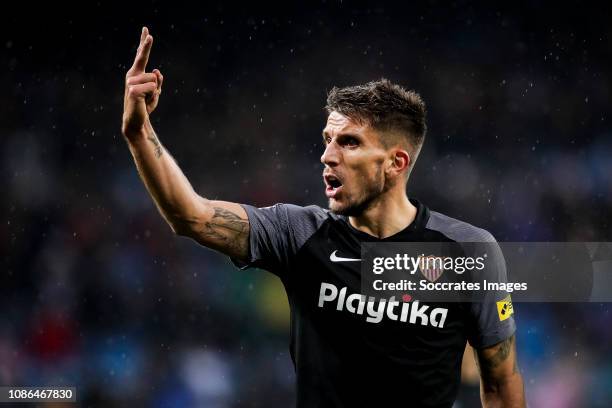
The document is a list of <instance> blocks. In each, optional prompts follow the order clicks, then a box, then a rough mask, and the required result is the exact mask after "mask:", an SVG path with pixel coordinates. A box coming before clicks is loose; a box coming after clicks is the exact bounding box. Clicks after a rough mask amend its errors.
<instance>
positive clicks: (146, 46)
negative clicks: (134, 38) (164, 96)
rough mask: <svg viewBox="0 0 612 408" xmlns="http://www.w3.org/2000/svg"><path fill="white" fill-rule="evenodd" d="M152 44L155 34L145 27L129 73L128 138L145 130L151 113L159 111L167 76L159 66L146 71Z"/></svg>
mask: <svg viewBox="0 0 612 408" xmlns="http://www.w3.org/2000/svg"><path fill="white" fill-rule="evenodd" d="M152 45H153V37H152V36H151V35H150V34H149V30H148V29H147V27H143V28H142V33H141V35H140V45H139V46H138V50H137V51H136V58H134V64H133V65H132V67H131V68H130V69H129V70H128V72H127V74H126V75H125V94H124V98H123V124H122V126H121V131H122V132H123V135H124V136H125V137H126V138H128V139H129V138H130V137H132V136H136V135H138V134H141V133H142V130H143V127H144V125H145V124H146V123H147V122H148V120H149V114H150V113H151V112H153V111H154V110H155V108H156V107H157V103H158V101H159V95H160V93H161V87H162V82H163V81H164V76H163V75H162V74H161V72H159V70H158V69H154V70H153V71H152V72H146V71H145V70H146V67H147V62H148V61H149V54H150V53H151V46H152Z"/></svg>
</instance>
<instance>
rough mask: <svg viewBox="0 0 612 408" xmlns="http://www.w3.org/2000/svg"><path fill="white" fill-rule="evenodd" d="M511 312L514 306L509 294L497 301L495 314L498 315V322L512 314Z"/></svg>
mask: <svg viewBox="0 0 612 408" xmlns="http://www.w3.org/2000/svg"><path fill="white" fill-rule="evenodd" d="M513 313H514V308H513V307H512V299H510V295H508V296H507V297H506V298H505V299H502V300H500V301H499V302H497V315H498V316H499V321H500V322H503V321H504V320H506V319H507V318H509V317H510V316H512V314H513Z"/></svg>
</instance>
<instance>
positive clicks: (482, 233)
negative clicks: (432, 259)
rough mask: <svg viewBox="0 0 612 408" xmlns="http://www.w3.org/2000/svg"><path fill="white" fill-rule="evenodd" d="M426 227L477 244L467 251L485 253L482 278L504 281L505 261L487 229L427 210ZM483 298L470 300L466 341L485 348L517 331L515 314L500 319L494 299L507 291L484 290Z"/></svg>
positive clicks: (505, 277)
mask: <svg viewBox="0 0 612 408" xmlns="http://www.w3.org/2000/svg"><path fill="white" fill-rule="evenodd" d="M426 228H427V229H430V230H433V231H437V232H439V233H441V234H443V235H445V236H446V237H448V238H449V239H451V240H453V241H455V242H459V243H462V242H465V243H468V242H472V243H476V245H475V246H471V248H472V249H470V251H474V250H475V251H477V252H478V253H484V252H486V253H487V255H488V257H487V261H486V264H487V267H486V268H485V269H484V270H483V271H482V273H483V274H484V275H483V276H482V278H484V279H486V280H487V281H488V282H507V281H508V277H507V273H506V262H505V260H504V255H503V253H502V251H501V248H500V247H499V245H498V244H497V241H496V240H495V238H494V237H493V235H491V233H489V232H488V231H486V230H484V229H482V228H477V227H475V226H473V225H470V224H468V223H466V222H463V221H459V220H456V219H454V218H451V217H448V216H446V215H443V214H440V213H438V212H435V211H431V212H430V217H429V220H428V221H427V225H426ZM485 293H486V294H485V296H484V298H482V297H480V300H479V301H475V302H472V304H471V305H470V309H469V315H470V316H469V318H470V319H471V321H470V327H471V330H470V333H469V334H468V340H469V342H470V344H471V345H472V347H474V348H484V347H489V346H492V345H494V344H497V343H499V342H501V341H503V340H506V339H507V338H508V337H510V336H512V334H514V332H515V331H516V323H515V322H514V317H512V316H510V317H509V318H506V319H504V320H501V317H500V315H499V312H498V309H497V302H499V301H502V300H504V299H506V298H507V297H508V296H509V293H508V292H506V291H487V292H485Z"/></svg>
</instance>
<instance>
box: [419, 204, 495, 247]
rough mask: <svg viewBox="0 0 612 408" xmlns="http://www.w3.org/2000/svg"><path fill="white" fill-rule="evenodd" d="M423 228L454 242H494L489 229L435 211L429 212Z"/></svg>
mask: <svg viewBox="0 0 612 408" xmlns="http://www.w3.org/2000/svg"><path fill="white" fill-rule="evenodd" d="M425 228H427V229H429V230H432V231H437V232H439V233H441V234H443V235H445V236H446V237H448V238H449V239H451V240H453V241H456V242H496V241H495V238H494V237H493V235H492V234H491V233H490V232H489V231H487V230H485V229H482V228H479V227H476V226H474V225H472V224H468V223H467V222H465V221H461V220H458V219H456V218H452V217H449V216H448V215H444V214H441V213H439V212H436V211H430V212H429V219H428V220H427V224H426V226H425Z"/></svg>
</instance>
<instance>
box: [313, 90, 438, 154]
mask: <svg viewBox="0 0 612 408" xmlns="http://www.w3.org/2000/svg"><path fill="white" fill-rule="evenodd" d="M325 110H326V111H327V113H328V114H330V113H332V112H333V111H336V112H338V113H341V114H342V115H344V116H346V117H348V118H350V119H352V120H355V121H357V122H359V123H366V124H368V125H370V126H372V127H373V128H374V129H376V130H380V131H383V132H385V131H399V133H400V134H401V135H404V136H405V137H406V138H407V140H408V142H409V143H410V144H411V145H412V146H413V147H414V148H415V149H416V152H417V154H418V151H419V150H420V148H421V146H422V145H423V140H424V139H425V133H427V124H426V116H427V110H426V108H425V102H423V99H421V96H420V95H419V94H418V93H416V92H414V91H409V90H406V89H404V88H403V87H401V86H399V85H397V84H394V83H392V82H391V81H389V80H388V79H385V78H381V79H380V80H378V81H373V82H368V83H367V84H364V85H355V86H348V87H345V88H338V87H334V88H332V90H331V91H329V93H328V94H327V105H326V106H325ZM383 139H384V138H383ZM382 142H383V144H387V141H385V140H382Z"/></svg>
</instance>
